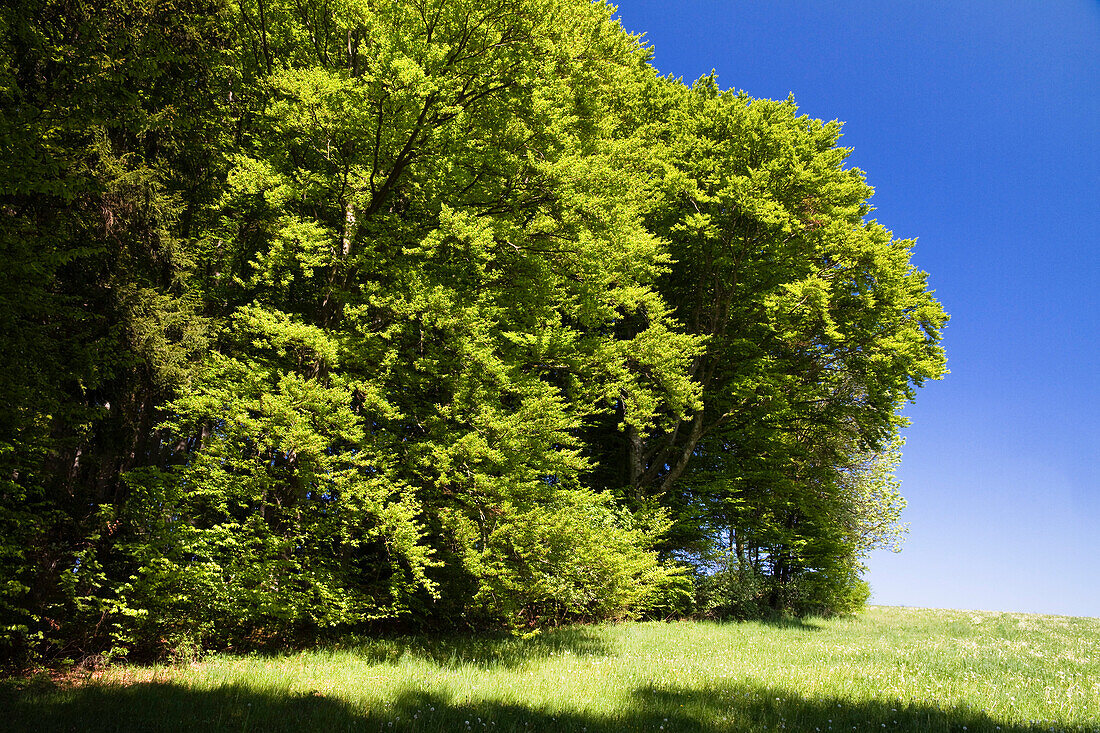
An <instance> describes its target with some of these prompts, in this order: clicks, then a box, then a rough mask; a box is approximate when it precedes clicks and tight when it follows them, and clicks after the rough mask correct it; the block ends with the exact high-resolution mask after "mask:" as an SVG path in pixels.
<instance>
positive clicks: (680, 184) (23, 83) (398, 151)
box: [0, 0, 947, 665]
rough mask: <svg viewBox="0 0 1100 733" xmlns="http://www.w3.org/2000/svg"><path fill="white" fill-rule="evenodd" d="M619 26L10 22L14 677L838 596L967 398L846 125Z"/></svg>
mask: <svg viewBox="0 0 1100 733" xmlns="http://www.w3.org/2000/svg"><path fill="white" fill-rule="evenodd" d="M613 13H614V8H613V7H612V6H609V5H607V4H605V3H603V2H595V3H594V2H589V0H413V1H410V2H401V3H393V2H389V1H383V0H159V1H158V2H150V1H149V0H105V2H97V3H94V4H93V3H88V2H86V1H85V0H12V1H11V2H9V3H6V4H5V5H4V8H3V9H0V39H2V41H0V43H2V51H0V59H2V60H3V64H2V65H0V146H2V149H0V155H2V160H0V170H2V173H0V175H2V182H3V186H2V190H0V253H2V255H0V256H2V257H3V269H4V275H3V278H2V279H0V353H2V357H0V358H2V364H0V618H2V619H3V620H2V622H0V650H2V651H0V655H2V657H3V658H4V659H6V660H8V664H9V665H21V664H27V663H30V662H35V661H51V660H52V661H56V660H62V659H65V658H77V657H81V656H86V655H90V654H106V655H109V656H116V657H117V656H125V655H133V656H139V655H145V656H151V655H156V654H163V653H166V652H168V651H171V650H172V649H176V648H182V647H222V648H238V649H239V648H247V647H249V646H255V645H260V644H265V643H271V642H272V641H275V640H286V639H294V638H299V637H303V636H309V635H311V634H316V633H318V632H320V631H323V630H326V629H348V628H378V627H380V626H384V625H385V624H390V623H401V624H404V625H406V626H413V627H431V626H439V625H455V624H458V625H461V626H471V627H472V626H483V625H500V624H503V625H507V626H511V627H513V628H517V629H518V628H534V627H538V626H540V625H544V624H555V623H563V622H569V621H585V620H599V619H616V618H627V617H635V616H638V615H642V614H651V615H659V616H671V615H686V614H692V613H706V614H712V615H717V616H745V615H753V614H759V613H764V612H768V611H789V612H795V613H843V612H847V611H850V610H853V609H855V608H858V607H859V606H860V605H861V604H862V603H863V602H864V601H865V600H866V597H867V588H866V584H865V583H864V582H863V581H862V580H861V579H860V572H861V570H862V569H863V567H862V561H863V559H864V558H865V557H866V555H867V553H868V552H869V551H870V550H871V549H873V548H876V547H884V546H889V545H891V544H892V543H894V542H896V540H897V538H898V536H899V533H900V531H901V527H900V525H899V524H898V516H899V513H900V510H901V507H902V505H903V501H902V499H901V497H900V495H899V494H898V491H897V485H896V482H895V480H894V479H893V468H894V466H895V465H896V463H897V460H898V459H899V456H900V454H899V452H898V451H899V446H900V438H899V430H900V428H902V427H903V425H904V419H903V418H901V417H900V416H899V414H898V411H899V408H900V407H901V406H902V405H903V404H904V403H905V402H906V401H910V400H912V399H913V397H914V390H915V389H916V388H917V387H919V386H921V385H922V383H923V382H924V380H926V379H936V378H939V377H940V376H942V374H943V373H944V365H945V361H944V354H943V351H942V348H941V347H940V333H941V329H942V327H943V326H944V324H945V322H946V320H947V317H946V315H945V314H944V312H943V309H942V308H941V306H940V304H939V303H938V302H937V301H936V300H935V299H934V298H933V296H932V294H931V292H930V290H929V288H928V284H927V278H926V275H925V274H924V273H923V272H921V271H919V270H917V269H916V268H915V267H914V266H913V265H912V264H911V262H910V255H911V248H912V244H913V242H912V241H910V240H903V239H895V238H894V237H893V235H892V234H891V232H889V231H888V230H886V229H885V228H884V227H883V226H882V225H880V224H879V223H877V222H876V221H874V220H872V219H870V214H871V211H872V208H871V206H870V205H869V203H868V200H869V198H870V196H871V194H872V189H871V188H870V187H869V186H868V185H867V183H866V182H865V180H864V175H863V173H862V172H861V171H859V170H858V169H855V168H852V167H846V163H845V161H846V157H847V155H848V151H847V150H846V149H845V148H842V147H840V146H839V145H838V140H839V137H840V134H841V129H840V125H839V123H836V122H822V121H820V120H816V119H812V118H809V117H807V116H805V115H800V114H799V111H798V109H797V107H796V105H795V104H794V102H793V101H792V100H789V99H788V100H785V101H773V100H764V99H759V100H758V99H752V98H750V97H748V96H747V95H745V94H743V93H736V92H734V91H726V90H722V89H721V88H720V87H719V85H718V83H717V80H716V79H715V78H714V77H713V76H708V77H704V78H702V79H700V80H698V81H697V82H695V83H694V84H691V85H687V84H684V83H683V82H682V81H681V80H679V79H673V78H669V77H664V76H661V75H659V74H658V73H657V71H656V70H655V69H654V68H653V67H652V65H651V64H650V60H651V51H650V49H649V48H648V47H647V46H646V45H645V44H644V43H643V41H642V40H641V39H640V38H639V37H638V36H634V35H631V34H629V33H627V32H626V31H624V30H623V29H622V27H621V26H620V25H619V23H618V22H617V20H615V18H614V16H613Z"/></svg>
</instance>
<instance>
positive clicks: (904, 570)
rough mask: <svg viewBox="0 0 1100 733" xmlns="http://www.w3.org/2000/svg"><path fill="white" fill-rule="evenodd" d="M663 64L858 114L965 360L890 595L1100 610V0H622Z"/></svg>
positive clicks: (851, 127) (944, 386)
mask: <svg viewBox="0 0 1100 733" xmlns="http://www.w3.org/2000/svg"><path fill="white" fill-rule="evenodd" d="M618 14H619V17H620V18H621V20H622V23H623V26H624V27H625V28H627V30H629V31H631V32H634V33H639V32H645V33H646V39H647V41H648V42H650V43H651V44H653V46H654V49H655V58H654V64H655V65H656V66H657V68H658V69H660V71H661V72H663V73H666V74H672V75H673V76H682V77H683V78H684V80H685V81H689V82H690V81H691V80H693V79H696V78H698V77H699V76H701V75H703V74H706V73H708V72H710V71H711V70H712V69H714V70H715V71H717V72H718V75H719V82H720V84H721V85H722V87H724V88H736V89H743V90H744V91H746V92H748V93H749V94H750V95H752V96H754V97H771V98H777V99H783V98H786V96H787V94H788V93H793V94H794V97H795V100H796V102H798V104H799V106H800V107H801V109H802V111H803V112H804V113H806V114H808V115H810V116H811V117H817V118H821V119H826V120H831V119H839V120H842V121H844V122H845V126H844V137H843V138H842V141H841V143H842V144H843V145H844V146H846V147H850V148H853V150H854V152H853V154H852V157H851V159H850V160H851V164H852V165H854V166H857V167H859V168H862V169H863V170H864V171H866V173H867V179H868V182H869V183H870V184H871V185H872V186H874V188H875V191H876V193H875V197H874V199H873V200H872V204H874V206H875V207H876V209H877V210H876V211H875V213H874V214H873V216H874V217H875V218H877V219H878V220H879V221H880V222H881V223H882V224H884V225H885V226H886V227H888V228H889V229H891V230H893V231H894V233H895V236H898V237H905V238H909V237H915V238H917V239H918V245H917V248H916V252H915V258H914V259H915V262H916V264H917V265H918V266H919V267H920V268H921V269H923V270H926V271H927V272H929V273H930V282H931V286H932V287H933V288H934V289H935V290H936V294H937V297H938V298H939V299H940V301H941V302H942V303H943V304H944V306H945V308H946V309H947V311H948V312H949V313H950V314H951V317H952V320H951V323H950V325H949V326H948V329H947V331H946V334H945V338H944V346H945V347H946V349H947V356H948V367H949V368H950V370H951V374H949V375H948V376H947V377H946V378H945V379H944V381H942V382H933V383H930V384H929V385H928V386H926V387H925V388H924V389H923V390H921V391H920V393H919V394H918V396H917V402H916V404H915V405H912V406H909V407H907V408H906V410H905V414H907V415H908V416H909V417H910V418H911V419H912V421H913V424H912V426H911V427H910V428H909V429H908V430H907V432H906V435H907V441H908V442H907V445H906V448H905V452H904V454H905V458H904V461H903V464H902V467H901V469H900V471H899V477H900V478H901V480H902V492H903V494H904V495H905V496H906V498H907V499H908V501H909V508H908V510H907V512H906V516H905V520H906V521H907V522H908V523H909V525H910V534H909V538H908V540H907V542H906V545H905V548H904V550H903V551H902V552H901V554H897V555H895V554H892V553H889V552H880V553H875V554H874V555H873V557H872V558H871V561H870V573H869V576H868V578H869V580H870V582H871V586H872V590H873V593H874V595H873V599H872V600H873V602H875V603H882V604H887V605H907V606H924V607H937V608H977V609H988V610H999V611H1029V612H1041V613H1059V614H1069V615H1082V616H1096V617H1100V467H1098V466H1100V2H1097V1H1096V0H1091V1H1089V0H1064V1H1063V0H1044V2H1030V1H1028V0H1014V1H1013V0H1001V1H1000V2H982V1H978V0H967V2H958V1H957V0H956V1H955V2H932V1H929V0H919V1H917V0H912V1H904V2H903V1H899V0H891V1H890V2H881V0H868V1H862V0H861V1H853V2H811V1H808V0H807V1H805V2H795V1H794V0H789V1H786V2H778V1H764V0H757V1H755V2H744V3H734V2H724V1H720V0H681V1H679V2H677V1H674V0H671V1H665V2H661V1H658V0H622V1H621V2H620V4H619V10H618Z"/></svg>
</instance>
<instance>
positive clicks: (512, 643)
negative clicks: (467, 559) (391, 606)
mask: <svg viewBox="0 0 1100 733" xmlns="http://www.w3.org/2000/svg"><path fill="white" fill-rule="evenodd" d="M334 648H336V649H345V650H347V651H350V652H353V653H355V654H356V655H359V656H361V657H362V658H363V659H364V660H366V661H369V662H372V663H375V664H397V663H398V662H399V661H400V660H401V658H402V657H405V656H411V657H414V658H417V659H424V660H428V661H430V662H433V663H435V664H437V665H439V666H440V667H445V668H447V669H454V668H456V667H464V666H471V665H472V666H477V667H481V668H484V669H491V668H504V669H513V668H516V667H521V666H524V665H527V664H530V663H531V662H533V661H536V660H539V659H545V658H547V657H553V656H562V655H573V656H577V657H590V656H608V655H610V654H612V653H613V650H612V649H611V648H610V647H609V646H608V644H607V641H606V639H604V638H603V637H602V636H601V635H600V634H598V633H595V632H593V631H592V629H591V628H589V627H584V626H570V627H566V628H561V629H551V630H549V631H543V632H540V633H538V634H536V635H533V636H529V637H522V636H516V635H514V634H508V633H506V632H499V633H484V632H482V633H478V634H475V635H470V634H467V635H461V634H420V635H416V636H397V637H391V638H380V639H379V638H375V639H363V640H359V641H356V642H353V643H351V644H341V645H339V646H337V647H334Z"/></svg>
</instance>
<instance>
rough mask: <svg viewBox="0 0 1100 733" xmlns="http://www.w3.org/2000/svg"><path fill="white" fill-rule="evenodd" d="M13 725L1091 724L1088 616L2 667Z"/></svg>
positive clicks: (1096, 648) (706, 629)
mask: <svg viewBox="0 0 1100 733" xmlns="http://www.w3.org/2000/svg"><path fill="white" fill-rule="evenodd" d="M0 694H2V696H3V697H0V703H2V706H0V707H2V709H3V710H4V711H5V712H4V714H3V717H4V720H3V721H2V722H0V728H4V729H6V730H16V731H34V730H43V731H68V730H72V731H148V730H173V731H175V730H179V731H207V730H210V731H291V730H315V731H524V732H528V731H587V732H589V733H596V732H597V731H661V730H664V731H784V730H786V731H818V730H820V731H830V730H832V731H851V730H856V731H882V730H889V731H964V730H965V731H968V732H969V731H998V730H1000V731H1050V730H1054V731H1100V619H1089V618H1071V617H1063V616H1039V615H1028V614H1014V613H992V612H976V611H943V610H927V609H909V608H888V607H874V606H873V607H870V608H868V609H867V610H866V611H865V612H864V613H862V614H861V615H859V616H856V617H852V618H844V619H806V620H786V621H777V622H745V623H732V622H731V623H713V622H671V623H660V622H646V623H623V624H615V625H603V626H574V627H569V628H564V629H558V630H554V631H548V632H543V633H541V634H538V635H534V636H531V637H529V638H520V637H515V636H505V635H496V636H493V635H470V636H459V635H455V636H449V637H445V636H430V637H428V636H412V637H401V638H393V639H384V640H379V639H357V640H347V641H346V642H345V643H343V644H340V645H330V646H327V647H324V648H318V649H312V650H304V651H297V652H293V653H290V652H288V653H285V654H277V655H270V656H262V655H250V656H229V655H219V656H211V657H208V658H206V659H204V660H202V661H198V662H192V663H189V664H177V665H163V666H151V667H137V666H124V665H118V666H112V667H108V668H107V669H103V670H98V671H94V672H88V671H85V672H75V673H73V674H72V675H70V677H69V678H67V679H64V680H50V679H48V678H46V677H39V678H28V679H20V680H8V681H7V682H6V683H5V686H4V687H3V691H2V693H0Z"/></svg>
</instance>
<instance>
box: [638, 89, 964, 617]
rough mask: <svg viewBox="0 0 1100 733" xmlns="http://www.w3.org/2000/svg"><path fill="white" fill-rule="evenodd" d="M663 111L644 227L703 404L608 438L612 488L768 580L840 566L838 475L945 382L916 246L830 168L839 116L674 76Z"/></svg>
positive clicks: (843, 171) (839, 151) (875, 449)
mask: <svg viewBox="0 0 1100 733" xmlns="http://www.w3.org/2000/svg"><path fill="white" fill-rule="evenodd" d="M661 104H662V105H663V110H664V111H663V113H662V114H663V115H664V116H665V117H666V118H667V119H668V120H669V123H668V132H667V138H666V139H667V146H668V149H669V154H670V158H671V160H672V164H671V171H670V173H669V174H668V175H666V176H665V177H664V179H663V185H664V192H665V198H664V203H663V205H661V206H659V207H657V208H655V209H654V211H653V213H652V214H651V216H650V217H649V219H648V221H649V224H650V226H651V228H652V229H653V231H654V232H655V233H657V234H659V235H661V236H664V237H666V238H667V240H668V242H669V253H670V255H671V257H672V258H673V260H674V261H675V263H676V264H675V266H674V267H673V268H671V269H670V270H669V272H668V273H667V274H665V275H664V276H663V277H662V279H661V280H660V282H659V289H660V292H661V294H662V295H663V296H664V297H665V299H666V301H667V302H668V303H669V304H670V305H671V306H672V307H673V309H674V311H673V312H674V314H675V316H676V317H677V318H678V319H679V321H680V322H682V323H683V324H684V325H685V327H686V329H687V331H688V332H689V333H692V334H694V335H697V336H700V337H704V338H706V348H705V351H704V352H702V353H701V354H699V355H698V356H696V357H695V359H694V360H693V361H692V364H691V366H690V369H689V373H690V374H691V375H692V377H693V379H695V380H696V381H697V383H698V384H699V385H700V387H701V388H702V400H703V403H704V407H703V409H701V410H697V411H695V412H694V413H693V414H691V415H690V416H688V417H686V418H685V419H683V420H681V421H679V422H677V423H676V424H674V425H673V426H672V427H671V428H670V429H665V430H658V431H655V432H653V433H651V434H649V435H645V436H642V435H636V436H630V439H629V440H627V441H625V445H622V444H621V445H622V448H621V449H622V450H625V452H626V453H627V458H626V460H625V461H623V464H625V465H626V466H628V467H629V468H628V472H627V475H626V476H625V478H626V479H627V481H628V483H629V485H630V486H631V487H632V488H631V492H632V493H633V494H634V495H635V496H643V497H644V496H650V497H656V498H657V499H658V500H659V501H662V502H664V503H666V504H667V505H668V506H670V507H673V508H675V509H677V510H679V511H680V512H681V516H684V517H685V518H686V522H685V526H682V527H681V528H680V531H679V534H680V537H681V539H680V541H681V542H683V543H688V545H690V544H691V543H692V542H694V543H696V545H697V543H698V542H701V541H704V540H705V536H707V535H709V537H711V538H714V537H715V536H716V533H717V534H719V535H722V536H725V537H726V538H727V539H728V540H729V541H730V543H731V544H732V545H734V546H735V547H737V546H739V545H738V539H737V538H738V537H739V536H740V535H742V534H747V535H750V536H752V537H753V540H752V541H753V543H754V544H755V545H756V546H757V547H761V546H764V547H767V548H769V549H768V550H767V552H766V556H767V557H768V558H769V562H770V566H771V567H770V571H771V572H772V574H773V575H774V577H775V578H776V581H777V583H779V585H782V584H784V583H786V581H787V580H788V579H789V578H791V577H793V576H794V575H797V574H800V573H802V572H803V571H808V570H811V569H813V568H814V567H815V565H816V566H821V564H822V563H824V562H825V561H826V559H827V558H830V557H832V558H836V557H841V556H847V554H846V553H843V552H831V551H829V550H826V549H824V548H823V547H822V546H821V540H822V539H823V538H825V537H828V536H829V535H830V534H832V533H835V532H838V531H841V527H842V526H843V524H844V522H845V521H846V520H845V518H844V517H845V514H844V513H845V512H847V511H849V509H850V507H848V508H843V507H845V506H847V505H846V502H845V501H843V500H839V499H838V496H839V494H842V493H843V486H844V484H845V478H844V477H845V476H848V475H849V474H850V473H851V472H852V471H854V470H856V467H857V466H858V465H859V464H860V463H861V462H862V461H865V460H866V456H869V455H870V456H873V455H876V454H878V453H879V452H880V451H882V450H884V449H886V448H887V447H888V446H889V445H890V444H891V442H892V441H894V440H895V439H896V436H897V431H898V429H899V428H900V427H901V426H902V425H903V424H904V421H903V419H902V418H901V417H899V416H898V414H897V411H898V409H899V407H900V406H901V405H902V404H903V403H904V402H905V401H908V400H912V399H913V397H914V394H915V388H916V387H918V386H920V385H921V384H923V382H924V380H926V379H935V378H939V377H940V376H941V375H942V374H943V372H944V355H943V350H942V348H941V347H940V345H939V341H940V330H941V328H942V327H943V325H944V323H945V322H946V320H947V317H946V315H945V314H944V312H943V310H942V308H941V306H940V305H939V303H937V302H936V301H935V299H934V298H933V297H932V294H931V292H930V291H929V290H928V288H927V277H926V275H925V274H924V273H923V272H920V271H919V270H917V269H916V268H914V267H913V265H912V264H911V263H910V253H911V248H912V244H913V243H912V242H911V241H908V240H897V239H894V238H893V237H892V235H891V234H890V232H888V231H887V230H886V229H885V228H883V227H882V226H881V225H879V224H878V223H877V222H875V221H873V220H868V219H867V216H868V215H869V214H870V212H871V210H872V209H871V207H870V206H869V204H868V203H867V200H868V198H869V197H870V195H871V193H872V189H871V188H870V187H869V186H867V185H866V183H865V182H864V179H863V173H862V172H861V171H859V170H858V169H853V168H846V167H845V166H844V162H845V159H846V157H847V154H848V151H846V150H845V149H843V148H840V147H837V141H838V138H839V136H840V125H839V124H838V123H835V122H831V123H823V122H821V121H819V120H811V119H809V118H807V117H805V116H799V115H798V114H797V108H796V107H795V105H794V103H793V102H792V101H790V100H788V101H786V102H775V101H771V100H752V99H750V98H749V97H747V96H746V95H744V94H735V93H733V92H722V91H720V90H719V89H718V86H717V82H716V80H715V79H714V78H713V77H705V78H703V79H702V80H700V81H699V82H697V83H696V85H695V86H694V87H693V88H692V89H691V90H687V89H686V88H683V87H681V86H679V85H677V84H676V83H671V88H670V90H669V92H668V94H667V95H666V96H665V97H664V98H663V101H662V102H661ZM838 492H839V493H838ZM700 515H702V517H704V519H700ZM761 533H763V534H761ZM692 537H694V539H692ZM815 542H816V543H817V544H816V545H814V543H815ZM806 543H810V544H809V545H807V544H806ZM857 544H858V543H857ZM815 546H816V547H817V550H813V552H816V556H817V557H818V560H814V561H810V560H808V559H807V556H806V555H805V553H804V552H803V549H804V548H811V549H812V547H815ZM800 548H802V549H800ZM806 551H810V550H806ZM791 553H794V554H791ZM857 554H858V552H857ZM778 602H779V601H778V598H776V599H775V603H778Z"/></svg>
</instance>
